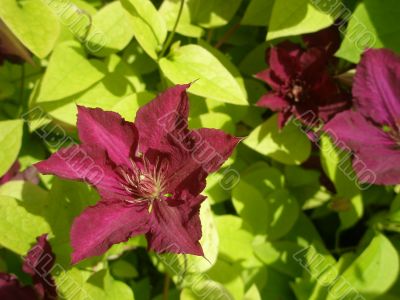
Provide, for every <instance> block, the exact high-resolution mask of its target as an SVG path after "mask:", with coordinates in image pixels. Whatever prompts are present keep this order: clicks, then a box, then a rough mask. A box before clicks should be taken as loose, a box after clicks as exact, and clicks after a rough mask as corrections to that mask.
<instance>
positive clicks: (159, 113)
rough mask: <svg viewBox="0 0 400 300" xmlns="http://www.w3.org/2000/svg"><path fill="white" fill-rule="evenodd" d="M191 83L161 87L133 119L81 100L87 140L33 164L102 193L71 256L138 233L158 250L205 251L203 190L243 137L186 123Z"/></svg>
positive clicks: (81, 220)
mask: <svg viewBox="0 0 400 300" xmlns="http://www.w3.org/2000/svg"><path fill="white" fill-rule="evenodd" d="M188 87H189V85H178V86H175V87H173V88H170V89H168V90H167V91H165V92H164V93H162V94H161V95H159V96H158V97H157V98H156V99H154V100H153V101H151V102H150V103H148V104H147V105H145V106H143V107H142V108H141V109H140V110H139V111H138V113H137V115H136V120H135V123H131V122H127V121H125V120H124V119H122V118H121V116H120V115H118V114H117V113H114V112H106V111H103V110H101V109H99V108H96V109H89V108H85V107H81V106H80V107H78V122H77V127H78V133H79V138H80V140H81V142H82V144H81V145H75V146H72V147H70V148H67V149H64V150H61V151H59V152H57V153H55V154H53V155H52V156H51V157H50V158H49V159H48V160H46V161H43V162H40V163H38V164H37V165H36V167H37V168H38V170H39V171H40V172H42V173H45V174H55V175H57V176H60V177H62V178H66V179H72V180H81V181H87V182H89V183H90V184H92V185H93V186H95V187H96V189H97V190H98V192H99V194H100V195H101V200H100V201H99V202H98V203H97V204H96V205H95V206H91V207H88V208H86V209H85V210H84V211H83V213H82V214H81V215H80V216H79V217H77V218H76V219H75V220H74V223H73V225H72V229H71V241H72V248H73V253H72V262H73V263H77V262H79V261H81V260H83V259H85V258H88V257H92V256H97V255H101V254H103V253H104V252H105V251H107V250H108V249H109V248H110V247H111V246H112V245H113V244H117V243H120V242H124V241H127V240H128V239H129V238H131V237H133V236H136V235H140V234H145V235H146V238H147V241H148V247H149V249H151V250H154V251H156V252H158V253H164V252H172V253H188V254H193V255H199V256H202V255H203V250H202V248H201V245H200V243H199V240H200V238H201V235H202V234H201V224H200V218H199V209H200V204H201V203H202V202H203V201H204V200H205V198H206V197H204V196H202V195H201V194H200V193H201V192H202V191H203V189H204V188H205V186H206V177H207V175H208V173H211V172H214V171H217V170H218V169H219V168H220V166H221V165H222V164H223V163H224V161H225V160H226V159H227V158H228V157H229V156H230V155H231V153H232V151H233V150H234V148H235V146H236V145H237V144H238V142H239V141H240V139H239V138H236V137H233V136H231V135H229V134H225V133H224V132H222V131H220V130H216V129H205V128H202V129H198V130H189V129H188V126H187V119H188V112H189V102H188V96H187V94H186V89H187V88H188ZM93 166H95V167H93ZM99 174H101V176H99Z"/></svg>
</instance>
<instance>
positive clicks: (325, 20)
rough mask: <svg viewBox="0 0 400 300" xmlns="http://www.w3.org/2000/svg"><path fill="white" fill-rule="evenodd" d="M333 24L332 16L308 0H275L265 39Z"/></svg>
mask: <svg viewBox="0 0 400 300" xmlns="http://www.w3.org/2000/svg"><path fill="white" fill-rule="evenodd" d="M332 24H333V18H332V17H331V16H330V15H328V14H325V13H323V12H322V11H320V10H318V9H317V8H316V7H315V6H314V5H313V4H312V1H310V0H275V3H274V7H273V9H272V14H271V18H270V21H269V27H268V34H267V40H273V39H276V38H281V37H288V36H293V35H299V34H304V33H310V32H315V31H318V30H320V29H323V28H325V27H328V26H330V25H332Z"/></svg>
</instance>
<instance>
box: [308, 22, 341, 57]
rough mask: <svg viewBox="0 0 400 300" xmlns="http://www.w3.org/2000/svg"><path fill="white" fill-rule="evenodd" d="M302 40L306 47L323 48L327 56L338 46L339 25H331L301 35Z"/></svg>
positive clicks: (333, 52)
mask: <svg viewBox="0 0 400 300" xmlns="http://www.w3.org/2000/svg"><path fill="white" fill-rule="evenodd" d="M303 41H304V43H305V44H306V46H307V48H312V47H316V48H320V49H323V50H324V51H325V52H326V54H327V56H332V55H333V54H335V52H336V51H337V50H338V49H339V47H340V42H341V40H340V31H339V26H336V25H332V26H330V27H328V28H325V29H322V30H320V31H317V32H313V33H309V34H305V35H303Z"/></svg>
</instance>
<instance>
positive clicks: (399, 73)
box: [325, 49, 400, 185]
mask: <svg viewBox="0 0 400 300" xmlns="http://www.w3.org/2000/svg"><path fill="white" fill-rule="evenodd" d="M353 97H354V106H355V107H354V110H349V111H345V112H342V113H340V114H338V115H337V116H336V117H335V118H334V119H332V120H331V121H330V122H329V123H328V124H326V126H325V130H326V131H327V133H328V134H329V135H330V136H331V137H332V138H333V139H334V140H335V142H336V143H337V144H338V145H341V146H342V148H347V149H348V150H351V151H352V152H353V153H354V159H353V168H354V170H355V172H356V173H357V175H358V178H359V180H360V181H361V182H365V183H370V184H374V183H376V184H384V185H393V184H399V183H400V57H399V56H398V55H396V54H395V53H393V52H392V51H391V50H387V49H379V50H376V49H375V50H373V49H370V50H367V51H366V52H365V53H364V55H363V57H362V59H361V62H360V63H359V65H358V66H357V70H356V75H355V78H354V85H353ZM371 174H372V175H371Z"/></svg>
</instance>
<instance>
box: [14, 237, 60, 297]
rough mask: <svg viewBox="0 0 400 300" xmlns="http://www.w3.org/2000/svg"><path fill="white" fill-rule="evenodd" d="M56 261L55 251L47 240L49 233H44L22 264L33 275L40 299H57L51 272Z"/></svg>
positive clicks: (26, 271)
mask: <svg viewBox="0 0 400 300" xmlns="http://www.w3.org/2000/svg"><path fill="white" fill-rule="evenodd" d="M54 263H55V256H54V253H53V252H52V250H51V246H50V244H49V243H48V241H47V234H44V235H42V236H40V237H38V238H37V244H36V245H34V246H33V247H32V248H31V249H30V250H29V252H28V254H27V256H26V257H25V259H24V264H23V266H22V269H23V271H24V272H25V273H27V274H28V275H30V276H31V277H32V280H33V284H34V289H35V291H36V293H37V294H38V295H39V296H40V299H43V300H55V299H57V289H56V284H55V281H54V279H53V277H52V275H51V273H50V272H51V269H52V268H53V266H54Z"/></svg>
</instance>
